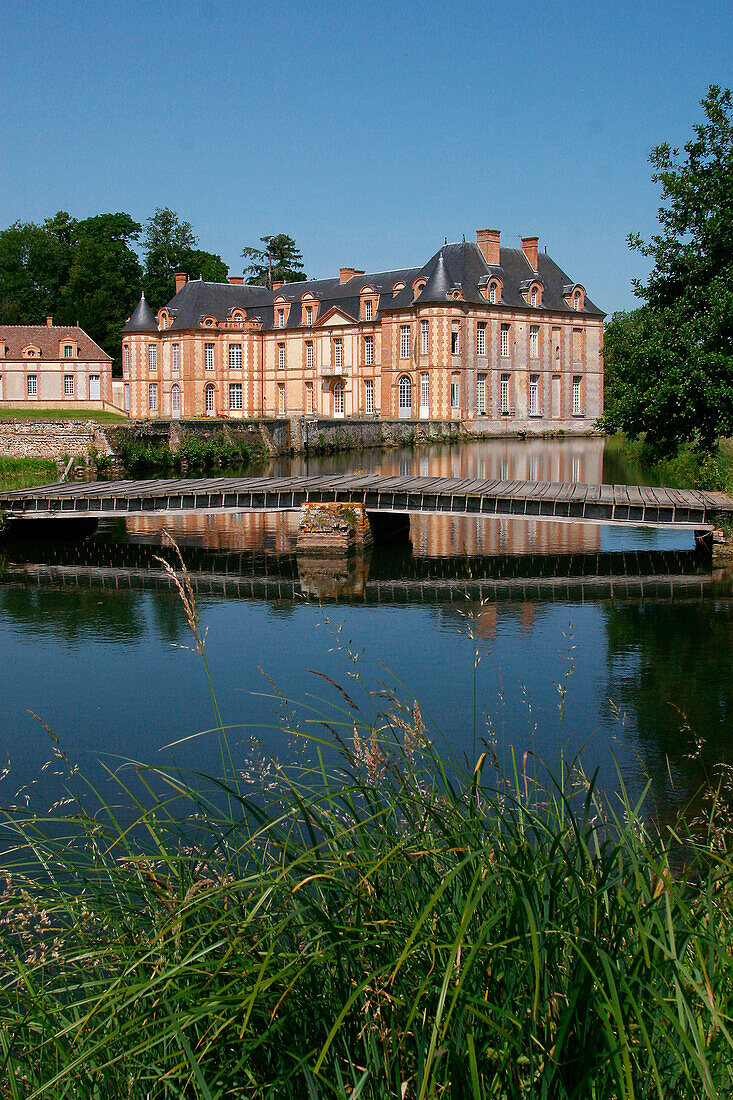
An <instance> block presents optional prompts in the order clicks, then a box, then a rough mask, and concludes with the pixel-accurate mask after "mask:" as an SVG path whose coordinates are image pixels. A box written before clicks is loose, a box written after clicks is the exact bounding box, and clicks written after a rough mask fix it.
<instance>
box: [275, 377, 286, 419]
mask: <svg viewBox="0 0 733 1100" xmlns="http://www.w3.org/2000/svg"><path fill="white" fill-rule="evenodd" d="M277 411H278V412H279V413H280V415H281V416H282V414H283V413H284V412H285V383H284V382H278V384H277Z"/></svg>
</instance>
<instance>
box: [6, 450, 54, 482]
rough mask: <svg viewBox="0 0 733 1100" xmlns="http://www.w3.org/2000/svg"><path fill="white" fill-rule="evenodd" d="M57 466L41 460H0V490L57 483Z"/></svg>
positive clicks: (47, 460) (48, 460) (46, 460)
mask: <svg viewBox="0 0 733 1100" xmlns="http://www.w3.org/2000/svg"><path fill="white" fill-rule="evenodd" d="M58 476H59V470H58V466H57V465H56V463H55V462H52V461H51V460H50V459H43V458H0V490H10V489H28V488H30V487H31V486H33V485H47V484H48V483H49V482H51V481H57V480H58Z"/></svg>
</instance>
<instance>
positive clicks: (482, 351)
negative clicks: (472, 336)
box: [476, 321, 486, 355]
mask: <svg viewBox="0 0 733 1100" xmlns="http://www.w3.org/2000/svg"><path fill="white" fill-rule="evenodd" d="M476 354H477V355H486V321H479V322H478V324H477V325H476Z"/></svg>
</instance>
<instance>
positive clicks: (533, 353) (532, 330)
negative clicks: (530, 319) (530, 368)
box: [529, 325, 540, 359]
mask: <svg viewBox="0 0 733 1100" xmlns="http://www.w3.org/2000/svg"><path fill="white" fill-rule="evenodd" d="M539 346H540V326H539V325H530V326H529V357H530V359H537V358H538V356H539V354H540V352H539Z"/></svg>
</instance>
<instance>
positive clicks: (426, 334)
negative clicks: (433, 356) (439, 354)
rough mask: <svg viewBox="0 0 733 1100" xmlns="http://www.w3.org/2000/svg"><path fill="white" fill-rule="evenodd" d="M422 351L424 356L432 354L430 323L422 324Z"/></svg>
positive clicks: (424, 322)
mask: <svg viewBox="0 0 733 1100" xmlns="http://www.w3.org/2000/svg"><path fill="white" fill-rule="evenodd" d="M420 351H421V353H422V354H423V355H428V354H429V352H430V322H429V321H421V322H420Z"/></svg>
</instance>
